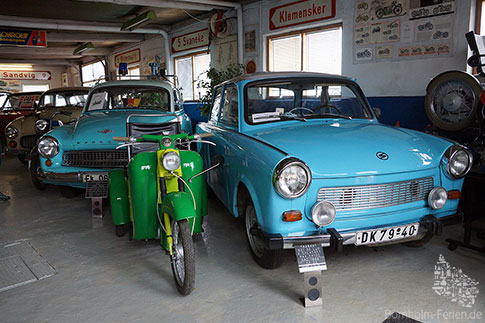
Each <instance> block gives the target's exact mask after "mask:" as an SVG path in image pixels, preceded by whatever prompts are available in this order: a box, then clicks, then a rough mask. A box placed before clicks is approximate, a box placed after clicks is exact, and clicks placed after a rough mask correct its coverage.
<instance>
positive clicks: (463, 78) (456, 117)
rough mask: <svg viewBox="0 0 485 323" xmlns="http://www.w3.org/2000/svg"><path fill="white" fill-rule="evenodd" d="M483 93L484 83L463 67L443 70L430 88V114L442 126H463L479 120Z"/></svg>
mask: <svg viewBox="0 0 485 323" xmlns="http://www.w3.org/2000/svg"><path fill="white" fill-rule="evenodd" d="M481 93H482V86H481V85H480V81H479V80H478V79H477V78H476V77H475V76H473V75H471V74H468V73H466V72H463V71H448V72H445V73H442V74H440V75H438V76H436V77H435V78H434V79H432V80H431V82H430V83H429V84H428V86H427V88H426V97H425V100H424V104H425V107H426V114H427V115H428V118H429V119H430V120H431V122H433V124H434V125H435V126H436V127H438V128H440V129H443V130H447V131H458V130H463V129H465V128H467V127H468V126H470V124H472V123H473V122H474V121H475V120H476V117H477V107H478V105H479V104H480V94H481Z"/></svg>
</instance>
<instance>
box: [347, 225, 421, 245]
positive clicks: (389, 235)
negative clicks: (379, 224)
mask: <svg viewBox="0 0 485 323" xmlns="http://www.w3.org/2000/svg"><path fill="white" fill-rule="evenodd" d="M418 229H419V223H411V224H406V225H401V226H398V227H392V228H380V229H375V230H366V231H358V232H357V234H356V236H355V245H356V246H361V245H366V244H375V243H382V242H388V241H394V240H401V239H405V238H409V237H414V236H415V235H417V234H418Z"/></svg>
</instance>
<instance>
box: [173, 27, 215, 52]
mask: <svg viewBox="0 0 485 323" xmlns="http://www.w3.org/2000/svg"><path fill="white" fill-rule="evenodd" d="M205 46H209V29H202V30H198V31H194V32H191V33H188V34H184V35H181V36H177V37H174V38H172V53H178V52H182V51H184V50H189V49H194V48H199V47H205Z"/></svg>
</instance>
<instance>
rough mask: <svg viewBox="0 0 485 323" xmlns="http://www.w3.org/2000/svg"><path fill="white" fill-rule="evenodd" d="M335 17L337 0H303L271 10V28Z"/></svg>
mask: <svg viewBox="0 0 485 323" xmlns="http://www.w3.org/2000/svg"><path fill="white" fill-rule="evenodd" d="M333 17H335V0H301V1H297V2H293V3H289V4H285V5H282V6H278V7H274V8H271V9H270V10H269V29H271V30H275V29H279V28H285V27H290V26H295V25H301V24H306V23H309V22H314V21H319V20H325V19H329V18H333Z"/></svg>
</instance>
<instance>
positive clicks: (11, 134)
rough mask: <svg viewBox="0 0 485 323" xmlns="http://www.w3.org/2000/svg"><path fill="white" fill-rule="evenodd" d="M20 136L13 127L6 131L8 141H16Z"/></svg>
mask: <svg viewBox="0 0 485 323" xmlns="http://www.w3.org/2000/svg"><path fill="white" fill-rule="evenodd" d="M18 134H19V130H18V129H17V128H15V127H13V126H8V127H7V129H5V135H6V136H7V138H8V139H14V138H16V137H17V136H18Z"/></svg>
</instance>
